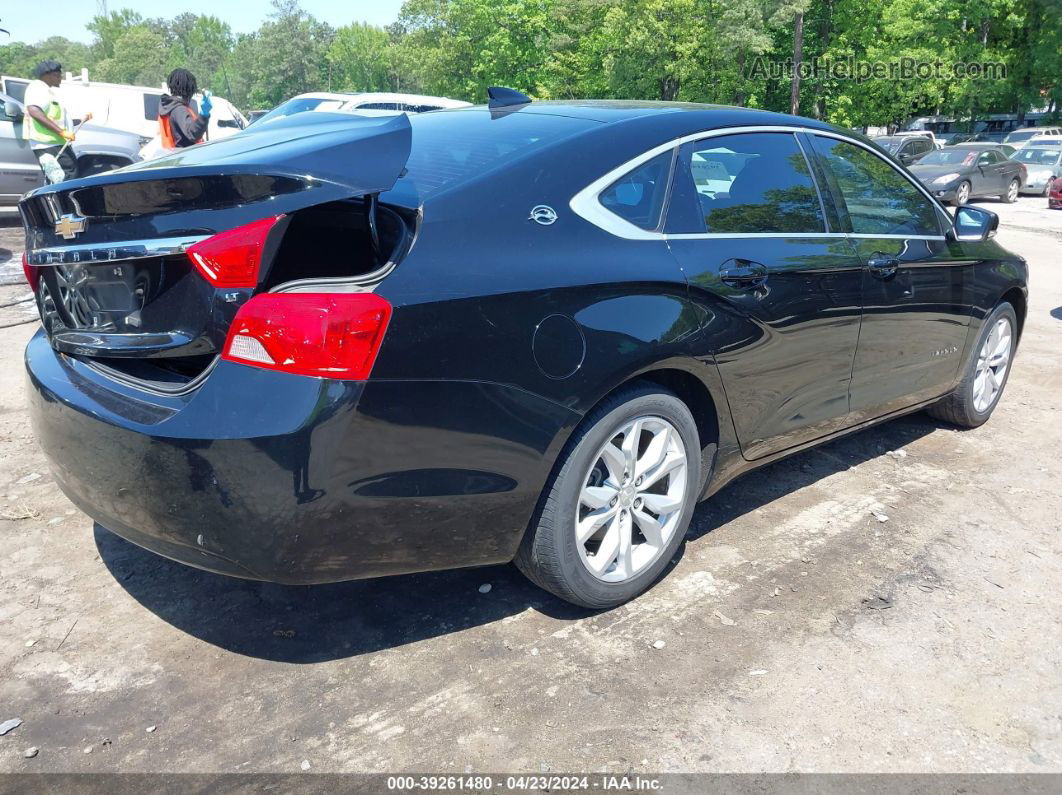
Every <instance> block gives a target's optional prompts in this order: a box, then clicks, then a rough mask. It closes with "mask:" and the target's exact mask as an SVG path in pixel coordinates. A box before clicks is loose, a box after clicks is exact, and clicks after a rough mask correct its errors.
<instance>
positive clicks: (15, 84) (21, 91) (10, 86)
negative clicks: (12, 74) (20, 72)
mask: <svg viewBox="0 0 1062 795" xmlns="http://www.w3.org/2000/svg"><path fill="white" fill-rule="evenodd" d="M28 85H29V83H27V82H26V81H25V80H5V81H4V91H5V92H6V93H7V95H8V96H9V97H11V98H12V99H14V100H18V101H19V102H21V103H23V104H25V102H26V86H28Z"/></svg>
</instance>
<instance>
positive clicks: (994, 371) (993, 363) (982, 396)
mask: <svg viewBox="0 0 1062 795" xmlns="http://www.w3.org/2000/svg"><path fill="white" fill-rule="evenodd" d="M1012 347H1013V334H1012V333H1011V326H1010V320H1009V319H1007V318H1005V317H1001V318H1000V319H999V320H997V321H996V323H995V325H994V326H992V330H991V331H990V332H989V333H988V337H987V338H986V339H985V342H984V345H982V346H981V352H980V353H979V354H978V355H977V371H976V375H975V376H974V383H973V403H974V409H975V410H977V411H978V412H982V413H983V412H985V411H988V409H990V408H991V407H992V405H993V404H994V403H995V402H996V399H997V398H998V397H999V393H1000V390H1002V389H1003V380H1004V379H1005V377H1006V375H1007V368H1008V367H1009V366H1010V355H1011V349H1012Z"/></svg>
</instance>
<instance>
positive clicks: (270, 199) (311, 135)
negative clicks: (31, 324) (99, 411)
mask: <svg viewBox="0 0 1062 795" xmlns="http://www.w3.org/2000/svg"><path fill="white" fill-rule="evenodd" d="M302 117H306V118H302ZM410 137H411V132H410V125H409V119H408V117H406V116H405V115H398V116H390V117H377V118H362V117H357V116H352V115H347V114H342V115H340V114H325V113H305V114H301V115H297V116H293V117H289V118H287V119H285V120H283V121H279V122H277V123H275V124H272V125H267V126H265V127H263V128H261V129H259V128H251V129H250V130H248V131H246V132H244V133H241V134H239V135H235V136H231V137H229V138H226V139H224V140H221V141H217V142H213V143H208V144H202V145H199V146H195V147H190V148H188V149H185V150H182V151H180V152H177V153H175V154H172V155H168V156H165V157H162V158H159V159H157V160H152V161H147V162H144V163H140V164H137V165H135V166H132V167H129V168H126V169H123V170H121V171H118V172H111V173H109V174H105V175H100V176H97V177H92V178H89V179H83V180H75V181H71V182H65V183H59V184H57V185H52V186H47V187H44V188H40V189H38V190H36V191H34V192H32V193H30V194H29V195H27V197H26V198H24V199H23V200H22V202H21V203H20V205H19V209H20V212H21V214H22V218H23V223H24V225H25V227H26V255H25V256H26V263H25V264H26V269H27V276H28V278H29V279H30V282H31V284H32V285H33V286H34V288H35V292H36V295H37V301H38V307H39V309H40V311H41V317H42V321H43V324H44V327H45V330H46V332H47V334H48V337H49V339H50V341H51V344H52V346H53V347H54V348H56V349H57V350H59V351H62V352H64V353H68V354H72V355H75V356H84V357H93V358H94V359H96V358H98V359H99V360H101V361H103V360H122V359H151V360H155V361H156V363H159V364H164V365H165V366H166V368H167V369H168V370H169V371H172V372H175V373H177V374H178V375H187V374H194V373H195V372H196V371H197V370H201V369H202V368H203V367H204V366H205V364H206V363H207V362H209V361H210V360H212V359H213V358H214V356H216V354H217V353H218V352H219V350H220V349H221V346H222V345H223V344H224V341H225V337H226V333H227V331H228V328H229V325H230V324H231V323H232V320H233V318H234V317H235V314H236V312H237V310H238V309H239V307H240V306H241V305H242V304H244V303H245V302H246V301H247V300H249V299H250V298H251V296H253V295H254V294H255V293H256V292H260V291H262V290H264V289H269V288H270V287H271V286H275V284H276V280H275V279H274V280H273V281H272V282H271V281H270V271H271V270H272V266H273V263H274V259H275V258H276V255H277V252H278V251H283V252H284V256H285V262H284V263H283V264H282V265H280V264H279V263H278V267H277V268H276V272H277V274H281V273H282V274H283V278H284V279H285V280H287V279H290V278H307V277H313V276H315V275H318V274H315V273H313V272H312V266H311V271H310V272H307V271H306V270H305V269H304V268H302V267H301V263H300V262H299V261H298V260H299V259H300V253H299V251H298V250H293V249H294V246H293V245H291V244H290V243H289V244H286V243H285V235H286V233H287V231H288V229H289V227H290V228H292V229H299V230H302V229H307V228H308V229H311V230H313V229H317V228H321V229H322V231H321V232H320V234H324V235H337V236H339V237H340V238H344V239H343V243H342V244H341V245H340V246H338V247H337V246H336V244H335V242H334V241H329V245H331V246H332V247H333V248H338V250H341V251H350V252H352V253H351V255H350V264H349V266H348V267H346V269H345V270H344V269H343V267H342V266H340V267H339V272H340V273H343V274H348V273H349V275H352V276H353V275H357V272H358V269H359V268H360V269H362V270H366V269H369V270H371V267H372V266H373V265H374V264H378V263H379V262H381V261H383V260H386V258H387V257H389V256H390V255H391V253H392V251H391V250H390V249H393V248H394V246H395V245H396V244H397V243H398V241H399V240H400V239H401V238H402V237H403V231H404V230H403V229H402V228H401V227H402V226H403V225H402V221H401V219H400V218H398V216H396V215H395V214H394V213H393V212H391V211H388V210H385V209H383V208H380V209H378V208H377V202H376V196H377V195H378V194H379V193H381V192H383V191H386V190H389V189H390V188H391V187H392V186H393V185H394V183H395V181H396V180H397V179H398V177H399V176H400V174H401V173H402V170H403V169H404V167H405V164H406V160H407V159H408V157H409V151H410ZM322 208H324V209H322ZM305 212H310V213H311V214H312V215H313V216H314V218H320V217H324V218H327V219H330V221H329V223H330V224H331V225H330V226H325V227H321V222H320V221H316V222H313V219H310V221H311V222H307V221H306V220H302V218H301V215H300V214H303V215H304V214H305ZM293 224H294V225H293ZM315 224H316V225H315ZM381 227H382V228H383V229H384V232H385V233H386V235H385V237H386V239H385V240H384V241H383V242H381V240H380V234H381V232H380V230H381ZM298 237H299V240H300V244H301V245H302V246H306V245H308V244H312V243H313V242H314V241H313V239H312V238H311V237H309V236H308V235H307V234H305V233H303V232H299V233H298ZM333 259H334V258H333ZM307 261H308V262H311V263H312V262H313V257H312V256H309V257H307ZM335 270H336V266H335V264H334V263H332V271H333V272H330V273H328V274H327V275H328V276H333V277H334V276H335V275H336V273H335Z"/></svg>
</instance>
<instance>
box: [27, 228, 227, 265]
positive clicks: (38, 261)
mask: <svg viewBox="0 0 1062 795" xmlns="http://www.w3.org/2000/svg"><path fill="white" fill-rule="evenodd" d="M208 237H210V236H209V235H187V236H183V237H160V238H154V239H150V240H125V241H122V242H120V243H113V244H111V245H106V244H100V243H86V244H84V245H80V246H78V245H75V246H47V247H45V248H35V249H31V250H29V251H27V252H26V259H27V261H28V262H29V264H30V265H72V264H74V263H78V262H88V263H92V262H110V261H118V260H131V259H150V258H152V257H167V256H170V255H173V254H183V253H184V252H185V251H187V250H188V249H189V248H190V247H191V246H194V245H195V244H196V243H198V242H200V241H201V240H206V239H207V238H208Z"/></svg>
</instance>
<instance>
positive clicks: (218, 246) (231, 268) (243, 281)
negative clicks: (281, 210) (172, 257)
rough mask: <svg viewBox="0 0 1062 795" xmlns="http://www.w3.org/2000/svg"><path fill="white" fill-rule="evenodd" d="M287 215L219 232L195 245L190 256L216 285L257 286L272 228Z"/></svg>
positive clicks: (204, 274)
mask: <svg viewBox="0 0 1062 795" xmlns="http://www.w3.org/2000/svg"><path fill="white" fill-rule="evenodd" d="M283 217H284V216H283V215H277V216H274V217H271V218H263V219H262V220H261V221H253V222H252V223H249V224H244V225H243V226H238V227H236V228H235V229H229V230H228V231H225V232H219V233H218V234H216V235H214V236H213V237H208V238H207V239H206V240H200V241H199V242H198V243H196V244H195V245H194V246H191V247H190V248H189V249H188V257H189V259H191V260H192V264H194V265H195V267H196V268H198V269H199V272H200V273H202V274H203V276H204V277H205V278H206V280H207V281H208V282H210V283H211V284H212V285H214V286H215V287H256V286H257V285H258V266H259V264H260V263H261V261H262V249H264V248H265V243H266V238H267V237H268V236H269V230H271V229H272V228H273V226H274V225H275V224H276V222H277V221H279V220H280V219H281V218H283Z"/></svg>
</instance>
